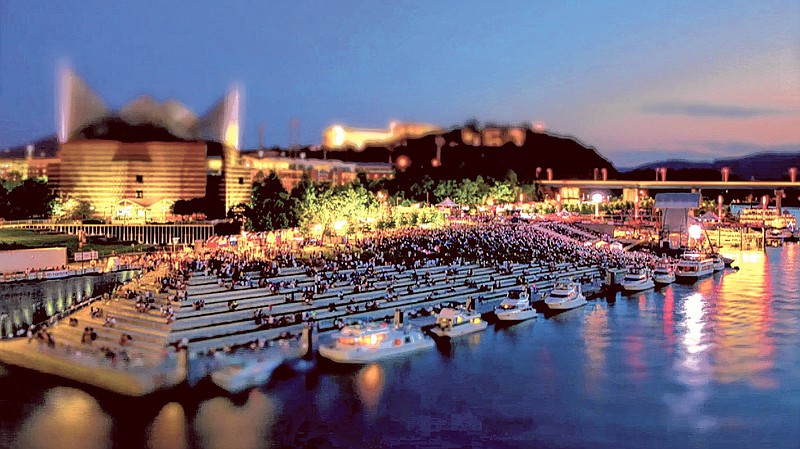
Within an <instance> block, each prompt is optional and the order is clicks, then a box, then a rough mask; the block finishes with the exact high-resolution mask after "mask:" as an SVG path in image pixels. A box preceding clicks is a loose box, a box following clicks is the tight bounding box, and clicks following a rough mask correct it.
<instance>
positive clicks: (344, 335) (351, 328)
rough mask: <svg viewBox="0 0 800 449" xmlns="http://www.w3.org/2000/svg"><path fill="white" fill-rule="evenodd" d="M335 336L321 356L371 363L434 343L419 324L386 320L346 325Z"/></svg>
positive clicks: (344, 360) (324, 347) (321, 348)
mask: <svg viewBox="0 0 800 449" xmlns="http://www.w3.org/2000/svg"><path fill="white" fill-rule="evenodd" d="M332 338H333V341H332V342H331V343H330V344H327V345H321V346H320V347H319V355H321V356H322V357H325V358H326V359H328V360H331V361H334V362H337V363H355V364H362V363H369V362H374V361H376V360H380V359H383V358H387V357H392V356H398V355H403V354H407V353H409V352H414V351H418V350H420V349H427V348H432V347H433V346H435V342H434V341H433V340H432V339H430V338H429V337H427V336H425V334H423V333H422V331H421V330H420V329H419V328H417V327H414V326H412V325H410V324H407V325H404V326H402V325H390V324H388V323H385V322H384V323H363V324H351V325H346V326H344V327H343V328H342V329H340V330H339V331H338V332H335V333H334V334H333V336H332Z"/></svg>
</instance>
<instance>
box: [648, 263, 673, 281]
mask: <svg viewBox="0 0 800 449" xmlns="http://www.w3.org/2000/svg"><path fill="white" fill-rule="evenodd" d="M653 282H655V283H656V284H671V283H673V282H675V264H673V263H672V261H671V260H669V259H661V260H659V261H658V263H656V268H655V270H653Z"/></svg>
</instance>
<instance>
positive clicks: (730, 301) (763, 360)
mask: <svg viewBox="0 0 800 449" xmlns="http://www.w3.org/2000/svg"><path fill="white" fill-rule="evenodd" d="M737 259H738V260H739V261H740V262H739V266H740V270H739V272H738V273H732V274H730V275H726V276H725V277H724V278H723V279H722V284H721V285H720V288H719V296H718V297H719V300H718V302H717V305H716V316H715V321H716V328H715V343H716V345H715V348H714V351H713V355H714V365H713V366H714V378H715V379H716V380H717V381H718V382H721V383H730V382H740V381H746V382H749V383H750V384H751V385H753V386H755V387H759V388H772V387H774V386H775V382H774V381H773V380H772V379H771V377H770V376H769V372H768V371H769V370H770V369H771V368H772V366H773V365H774V352H775V347H774V344H773V343H772V339H771V338H770V336H769V332H770V325H771V321H772V317H771V307H772V300H773V292H772V287H771V278H770V274H769V260H768V258H767V257H766V255H765V254H764V253H763V252H748V253H741V257H739V258H737Z"/></svg>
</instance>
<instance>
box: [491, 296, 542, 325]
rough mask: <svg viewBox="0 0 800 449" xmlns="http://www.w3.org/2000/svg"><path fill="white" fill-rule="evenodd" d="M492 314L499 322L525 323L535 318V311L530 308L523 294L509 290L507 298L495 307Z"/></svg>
mask: <svg viewBox="0 0 800 449" xmlns="http://www.w3.org/2000/svg"><path fill="white" fill-rule="evenodd" d="M494 314H495V316H497V319H498V320H500V321H525V320H529V319H531V318H536V309H534V308H533V307H532V306H531V303H530V300H529V298H528V297H527V296H526V294H525V292H520V291H519V290H511V291H510V292H508V297H507V298H505V299H504V300H503V301H502V302H501V303H500V305H499V306H497V307H495V309H494Z"/></svg>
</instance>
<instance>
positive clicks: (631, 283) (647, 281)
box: [620, 267, 656, 292]
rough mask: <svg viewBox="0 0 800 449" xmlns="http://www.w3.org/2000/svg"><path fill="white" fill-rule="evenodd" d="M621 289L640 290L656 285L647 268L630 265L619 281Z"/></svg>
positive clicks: (628, 290)
mask: <svg viewBox="0 0 800 449" xmlns="http://www.w3.org/2000/svg"><path fill="white" fill-rule="evenodd" d="M620 286H622V289H623V290H625V291H627V292H640V291H642V290H647V289H649V288H653V287H655V286H656V284H655V282H653V278H652V276H650V272H649V270H647V268H641V267H630V268H629V269H628V273H627V274H626V275H625V277H624V278H623V279H622V282H620Z"/></svg>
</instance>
